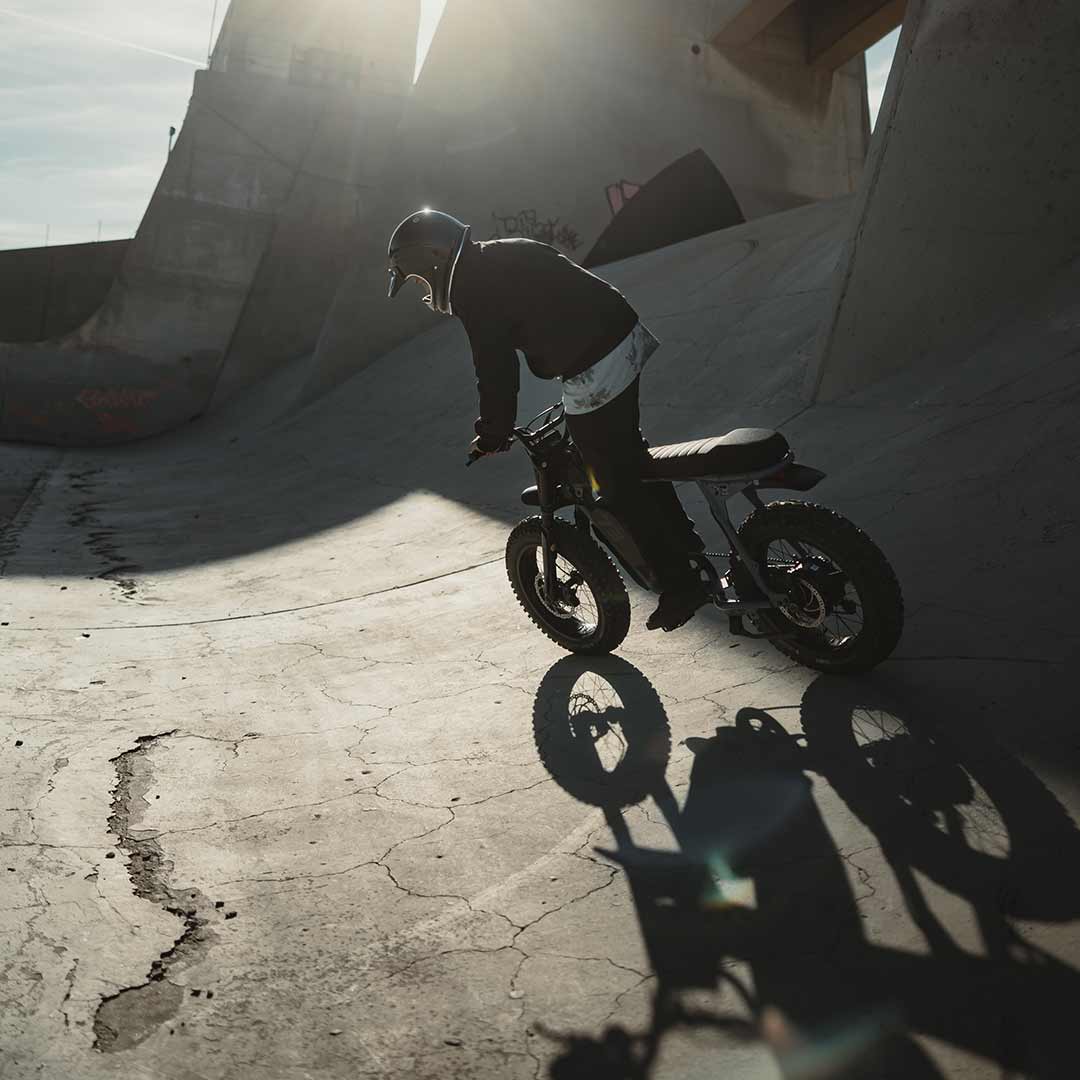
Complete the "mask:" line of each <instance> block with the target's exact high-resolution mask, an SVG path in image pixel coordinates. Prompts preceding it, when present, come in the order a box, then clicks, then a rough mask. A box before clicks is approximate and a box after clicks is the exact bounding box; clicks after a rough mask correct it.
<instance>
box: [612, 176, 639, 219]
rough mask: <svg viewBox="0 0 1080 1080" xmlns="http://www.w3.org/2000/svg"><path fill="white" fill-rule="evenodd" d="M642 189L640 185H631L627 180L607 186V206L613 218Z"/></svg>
mask: <svg viewBox="0 0 1080 1080" xmlns="http://www.w3.org/2000/svg"><path fill="white" fill-rule="evenodd" d="M641 188H642V185H641V184H632V183H631V182H630V181H629V180H620V181H619V182H618V183H617V184H608V186H607V188H606V192H607V202H608V206H609V207H610V208H611V216H612V217H614V216H615V215H616V214H617V213H618V212H619V211H620V210H621V209H622V208H623V207H624V206H625V205H626V204H627V203H628V202H629V201H630V200H631V199H632V198H633V197H634V196H635V195H636V194H637V193H638V192H639V191H640V190H641Z"/></svg>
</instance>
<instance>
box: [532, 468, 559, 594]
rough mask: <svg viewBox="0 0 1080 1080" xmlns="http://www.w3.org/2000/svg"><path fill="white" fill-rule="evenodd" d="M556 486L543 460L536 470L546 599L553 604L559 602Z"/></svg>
mask: <svg viewBox="0 0 1080 1080" xmlns="http://www.w3.org/2000/svg"><path fill="white" fill-rule="evenodd" d="M554 488H555V485H554V484H553V483H552V480H551V477H550V476H549V475H548V470H547V462H546V461H542V462H540V465H539V467H538V468H537V470H536V489H537V494H538V495H539V497H540V536H541V539H542V540H543V544H544V599H546V600H547V601H548V602H549V603H551V604H555V603H557V602H558V579H557V576H556V569H555V560H556V556H557V555H558V551H557V549H556V545H555V500H554V497H553V496H554Z"/></svg>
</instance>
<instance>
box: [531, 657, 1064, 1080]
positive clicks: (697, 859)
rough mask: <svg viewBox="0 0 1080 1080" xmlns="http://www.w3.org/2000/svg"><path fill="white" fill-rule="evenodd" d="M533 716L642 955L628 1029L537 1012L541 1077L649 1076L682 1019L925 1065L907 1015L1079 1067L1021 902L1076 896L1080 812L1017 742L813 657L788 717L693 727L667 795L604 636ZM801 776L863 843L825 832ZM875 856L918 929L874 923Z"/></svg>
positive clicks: (861, 1067) (893, 1066)
mask: <svg viewBox="0 0 1080 1080" xmlns="http://www.w3.org/2000/svg"><path fill="white" fill-rule="evenodd" d="M534 728H535V735H536V743H537V748H538V751H539V753H540V757H541V759H542V760H543V762H544V764H545V766H546V767H547V769H548V771H549V772H550V773H551V775H552V777H553V778H554V779H555V781H556V782H557V783H559V784H560V786H562V787H563V788H564V789H565V790H566V791H567V792H569V793H570V794H571V795H573V796H574V797H575V798H577V799H580V800H581V801H583V802H587V803H590V804H592V805H595V806H599V807H601V808H602V810H603V812H604V815H605V817H606V819H607V822H608V825H609V826H610V828H611V833H612V836H613V838H614V846H613V847H612V848H611V849H610V850H601V851H600V853H601V854H603V855H604V856H606V857H607V858H609V859H611V860H612V861H613V862H616V863H617V864H618V865H620V866H621V867H622V868H623V870H624V872H625V874H626V878H627V883H628V885H629V888H630V892H631V894H632V897H633V901H634V906H635V912H636V915H637V918H638V923H639V927H640V932H641V934H642V938H643V941H644V944H645V947H646V950H647V952H648V956H649V962H650V966H651V969H652V972H653V973H654V977H655V980H654V986H655V992H654V995H653V999H652V1009H651V1020H650V1022H649V1023H648V1025H646V1027H645V1028H644V1029H642V1030H628V1029H627V1028H626V1027H624V1026H622V1025H620V1024H612V1025H610V1026H608V1027H607V1028H606V1030H604V1031H602V1032H600V1033H587V1032H571V1033H566V1032H562V1033H556V1032H552V1031H547V1032H545V1033H546V1034H547V1035H549V1037H551V1038H554V1039H555V1040H557V1042H558V1043H559V1044H560V1048H561V1049H560V1051H559V1053H558V1056H557V1057H556V1059H555V1060H554V1062H553V1064H552V1066H551V1071H550V1075H551V1076H552V1077H553V1078H556V1080H567V1078H571V1077H579V1076H580V1077H586V1076H588V1077H598V1078H601V1080H603V1078H616V1077H620V1078H622V1077H628V1078H645V1077H649V1076H651V1075H652V1074H653V1072H654V1069H655V1067H656V1065H657V1062H658V1058H659V1055H660V1053H661V1049H662V1046H663V1044H664V1041H665V1039H666V1037H667V1036H668V1035H669V1034H670V1033H672V1032H673V1031H675V1030H677V1029H680V1028H681V1029H711V1030H714V1031H717V1032H723V1033H725V1036H726V1037H727V1038H728V1039H729V1040H730V1039H736V1040H746V1041H753V1042H755V1043H758V1044H761V1045H764V1046H767V1047H768V1048H769V1049H770V1050H771V1051H772V1053H773V1054H774V1056H775V1060H776V1064H777V1066H778V1068H779V1071H780V1074H781V1075H783V1076H785V1077H790V1078H794V1077H799V1078H804V1077H811V1076H812V1077H856V1076H857V1077H863V1076H865V1077H874V1078H875V1080H877V1078H888V1080H891V1078H896V1080H901V1078H902V1080H922V1078H931V1077H940V1076H942V1075H943V1074H942V1073H941V1072H940V1071H939V1069H938V1067H937V1066H936V1065H935V1064H934V1063H933V1062H932V1061H931V1060H930V1058H929V1057H928V1056H927V1054H926V1053H925V1051H924V1050H923V1049H922V1047H921V1046H920V1045H919V1044H918V1043H917V1042H916V1041H915V1040H914V1039H913V1037H912V1035H913V1034H914V1033H920V1034H925V1035H930V1036H933V1037H934V1038H935V1039H937V1040H940V1041H942V1042H944V1043H947V1044H950V1045H952V1046H955V1047H959V1048H962V1049H964V1050H966V1051H969V1052H971V1053H975V1054H978V1055H980V1056H982V1057H984V1058H986V1059H988V1060H990V1061H994V1062H997V1063H998V1064H999V1065H1000V1066H1001V1067H1002V1068H1003V1069H1005V1070H1009V1071H1014V1072H1021V1071H1022V1074H1023V1075H1024V1076H1032V1077H1035V1076H1037V1077H1059V1076H1061V1077H1063V1076H1066V1075H1068V1076H1071V1075H1074V1064H1073V1060H1074V1057H1075V1038H1074V1037H1073V1033H1072V1024H1071V1013H1072V1011H1073V1005H1072V1003H1073V1002H1075V1001H1076V1000H1078V997H1077V995H1078V994H1080V976H1078V973H1077V972H1076V971H1074V970H1073V969H1072V968H1070V967H1068V966H1067V965H1065V964H1063V963H1061V962H1060V961H1059V960H1057V959H1056V958H1054V957H1053V956H1052V955H1050V954H1048V953H1047V952H1045V951H1043V950H1041V949H1039V948H1037V947H1036V946H1035V945H1034V944H1032V943H1030V942H1028V941H1027V940H1026V939H1025V937H1024V935H1023V933H1022V932H1021V929H1020V927H1019V926H1018V922H1017V921H1018V920H1031V921H1035V920H1037V921H1042V922H1058V921H1061V922H1063V921H1068V920H1071V919H1074V918H1075V917H1076V916H1077V915H1078V914H1080V881H1078V874H1077V872H1076V870H1075V869H1074V868H1075V867H1080V859H1078V858H1077V856H1078V855H1080V833H1078V831H1077V829H1076V827H1075V825H1074V824H1073V822H1072V820H1071V819H1070V818H1069V816H1068V814H1067V813H1066V811H1065V810H1064V808H1063V807H1062V806H1061V805H1060V803H1058V802H1057V800H1056V799H1055V798H1054V796H1053V795H1052V794H1051V793H1050V792H1049V791H1048V790H1047V789H1046V788H1045V787H1044V786H1043V785H1042V784H1041V782H1040V781H1039V780H1038V779H1037V778H1036V777H1035V776H1034V775H1033V774H1032V773H1031V772H1030V771H1029V770H1028V769H1027V768H1026V767H1025V766H1023V765H1022V764H1021V763H1020V762H1019V761H1018V760H1017V759H1016V758H1014V757H1012V756H1011V755H1009V754H1007V753H1006V752H1004V751H1003V750H999V749H997V748H994V747H992V746H988V745H986V744H985V743H979V744H974V743H972V744H971V745H972V746H975V745H977V749H975V750H971V749H969V748H968V744H965V745H964V746H961V745H958V744H956V743H953V742H950V741H949V739H947V738H946V737H945V736H944V735H943V734H942V733H941V731H940V730H939V727H938V725H936V724H935V723H934V722H933V721H932V720H930V719H927V718H925V717H919V716H917V715H915V714H914V712H913V711H912V710H906V709H905V708H904V707H903V705H902V701H901V699H900V698H899V697H897V696H895V695H890V694H889V693H887V692H886V691H883V690H882V689H881V688H880V684H879V683H878V682H871V681H869V680H866V681H861V682H860V681H854V682H849V681H840V680H835V679H828V678H821V679H818V680H817V681H815V682H814V683H813V684H812V685H811V686H810V687H809V688H808V690H807V691H806V693H805V695H804V697H803V700H802V703H801V706H800V729H799V730H796V731H794V732H792V731H789V730H787V729H786V728H785V727H784V726H783V725H782V724H781V723H780V722H779V720H778V719H777V718H776V717H775V716H773V715H770V714H769V713H768V712H764V711H762V710H757V709H752V708H744V709H742V710H741V711H740V712H739V714H738V716H737V717H736V719H735V722H734V724H732V725H730V726H724V727H720V728H718V729H717V730H716V733H715V735H714V736H713V737H711V738H708V739H703V738H690V739H687V740H686V741H685V745H686V746H687V747H688V748H689V749H690V750H691V751H692V753H693V755H694V758H693V763H692V768H691V773H690V780H689V788H688V791H687V793H686V797H685V800H684V801H683V802H682V805H681V806H680V803H679V800H678V799H677V798H676V796H675V793H674V792H673V791H672V789H671V787H670V785H669V784H668V782H667V780H666V778H665V773H666V770H667V766H668V762H669V758H670V753H671V735H670V724H669V722H668V718H667V715H666V712H665V710H664V706H663V703H662V702H661V700H660V698H659V696H658V695H657V693H656V691H655V689H654V688H653V687H652V685H651V684H650V683H649V681H648V679H647V678H646V677H645V676H644V675H643V674H642V673H641V672H640V671H638V670H637V669H636V668H634V667H633V666H632V665H631V664H629V663H627V662H626V661H624V660H622V659H620V658H617V657H603V658H597V659H586V658H579V657H570V658H567V659H564V660H561V661H559V663H557V664H556V665H555V666H554V667H553V668H552V669H551V670H550V671H549V672H548V673H547V675H546V676H545V678H544V680H543V681H542V683H541V685H540V687H539V690H538V692H537V697H536V707H535V711H534ZM815 776H817V777H821V778H823V779H824V780H826V781H827V782H828V784H829V786H830V787H831V788H832V789H833V790H834V791H835V792H836V793H837V794H838V795H839V797H840V799H841V800H842V801H843V802H844V803H845V804H846V807H847V808H848V810H850V811H851V812H852V814H853V815H854V816H855V817H857V818H858V819H859V821H861V822H862V824H863V825H865V826H866V827H867V828H868V829H869V830H870V831H871V832H872V833H873V835H874V837H875V840H876V843H877V848H872V849H867V852H866V853H859V852H856V853H854V855H852V854H851V853H849V854H847V855H845V854H842V853H841V852H840V851H839V850H838V849H837V846H836V842H835V841H834V839H833V836H832V834H831V832H830V830H829V827H828V826H827V824H826V821H825V819H824V817H823V814H822V812H821V810H820V808H819V806H818V803H817V801H816V799H815V797H814V792H813V784H814V777H815ZM645 801H647V802H648V803H650V804H651V806H650V809H652V808H655V809H656V810H658V811H659V814H660V815H661V817H662V820H663V822H664V823H665V824H666V825H667V827H668V828H669V829H670V832H671V837H672V839H673V840H674V850H655V849H652V848H649V847H646V846H642V845H639V844H638V843H636V842H635V840H634V838H633V836H632V833H631V826H630V824H629V823H628V820H627V816H626V813H625V810H626V808H627V807H629V806H632V805H635V804H637V803H641V802H645ZM665 846H667V845H665ZM598 850H599V849H598ZM860 854H862V855H863V857H864V861H865V862H866V863H867V865H871V864H872V863H873V857H874V856H875V855H877V856H878V857H879V859H880V865H879V867H878V869H877V870H876V871H875V872H874V873H869V872H866V871H864V870H863V869H862V868H861V867H860V866H859V864H858V863H857V862H853V861H852V860H853V859H854V858H855V856H858V855H860ZM867 855H869V856H870V857H869V858H868V857H867ZM875 873H876V874H882V875H884V874H886V873H891V874H892V876H893V877H894V879H895V881H896V883H897V886H898V889H899V893H900V896H901V897H902V899H903V904H904V907H905V909H906V912H907V914H908V916H909V917H910V920H911V922H912V923H913V924H914V926H915V928H916V929H917V931H918V932H919V935H920V936H921V938H922V946H921V949H919V951H909V950H906V949H900V948H894V947H890V946H887V945H883V944H877V943H875V942H874V941H873V940H872V939H871V938H869V937H868V935H867V926H868V923H867V921H866V919H865V918H864V915H867V914H868V913H869V912H870V911H871V910H873V908H874V906H875V905H874V897H875V896H876V894H877V890H878V888H879V887H882V886H883V885H884V882H880V879H879V883H878V884H875ZM923 880H929V881H931V882H932V883H933V884H934V886H935V887H936V888H938V889H942V890H946V891H947V892H948V893H949V894H951V896H952V897H954V898H957V899H958V900H960V901H962V902H963V903H964V904H966V905H967V906H968V907H969V909H970V912H971V914H972V916H973V919H972V920H970V921H972V922H973V923H974V925H975V927H977V930H978V935H979V939H980V947H979V948H977V949H976V950H975V951H969V950H968V949H965V948H963V947H961V945H960V944H959V943H958V942H957V941H956V940H955V939H954V937H953V935H952V933H951V932H950V928H949V926H947V925H946V924H945V922H943V921H942V920H941V919H940V918H939V917H938V916H936V915H935V914H934V911H933V910H932V907H931V904H930V901H929V900H928V898H927V896H926V894H925V892H924V889H923V886H922V885H921V884H920V882H921V881H923ZM853 881H856V882H858V892H859V895H858V896H857V895H856V889H855V887H853ZM882 892H883V894H884V892H885V890H884V888H882ZM878 906H879V907H880V905H878ZM881 917H882V918H883V919H885V920H886V921H887V919H888V917H889V912H888V911H883V912H882V913H881ZM701 991H709V992H710V993H709V994H708V995H707V999H708V1001H709V1003H710V1004H709V1007H708V1008H703V1007H702V1005H701V998H702V994H701Z"/></svg>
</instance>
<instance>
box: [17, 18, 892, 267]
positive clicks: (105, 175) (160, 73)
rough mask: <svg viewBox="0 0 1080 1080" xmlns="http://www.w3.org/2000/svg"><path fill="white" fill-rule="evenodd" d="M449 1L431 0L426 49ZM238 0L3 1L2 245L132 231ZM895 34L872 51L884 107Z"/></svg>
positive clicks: (874, 97) (875, 85)
mask: <svg viewBox="0 0 1080 1080" xmlns="http://www.w3.org/2000/svg"><path fill="white" fill-rule="evenodd" d="M445 2H446V0H421V3H422V16H421V18H422V24H421V29H420V39H419V41H418V48H419V55H420V56H421V57H422V56H423V54H424V53H425V52H426V50H427V45H428V44H429V43H430V41H431V37H432V35H433V34H434V32H435V29H436V27H437V25H438V20H439V17H440V16H441V14H442V10H443V7H444V6H445ZM215 7H216V9H217V11H216V18H215V19H214V33H215V34H216V32H217V30H218V29H220V25H221V19H222V16H223V15H224V12H225V9H226V8H227V7H228V0H217V2H216V3H215V0H0V248H18V247H37V246H40V245H42V244H44V243H45V242H46V239H48V242H49V243H51V244H73V243H84V242H86V241H90V240H96V239H98V238H99V237H100V238H101V239H103V240H112V239H121V238H123V237H129V236H133V235H134V233H135V229H136V227H137V226H138V224H139V221H140V220H141V219H142V215H143V212H144V211H145V209H146V205H147V203H148V202H149V200H150V196H151V194H152V193H153V190H154V187H155V185H156V184H157V181H158V178H159V177H160V175H161V169H162V165H163V164H164V161H165V155H166V153H167V151H168V141H169V127H170V126H175V127H180V125H181V124H182V123H183V120H184V114H185V112H186V111H187V103H188V98H189V97H190V96H191V88H192V80H193V78H194V74H195V71H196V70H197V69H198V68H199V67H202V66H205V63H206V57H207V54H208V51H209V48H210V41H211V17H212V16H213V15H214V13H215V12H214V9H215ZM895 46H896V34H892V35H890V36H889V37H888V38H886V39H885V40H884V41H883V42H881V43H880V44H878V45H876V46H874V48H873V49H871V50H870V51H869V52H868V53H867V72H868V76H869V81H870V109H871V116H872V117H876V115H877V109H878V106H879V105H880V102H881V94H882V92H883V90H884V85H885V79H886V78H887V76H888V73H889V66H890V65H891V63H892V55H893V51H894V49H895Z"/></svg>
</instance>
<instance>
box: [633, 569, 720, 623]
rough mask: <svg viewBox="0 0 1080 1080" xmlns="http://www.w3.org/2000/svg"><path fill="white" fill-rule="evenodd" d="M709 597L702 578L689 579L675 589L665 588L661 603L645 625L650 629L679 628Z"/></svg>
mask: <svg viewBox="0 0 1080 1080" xmlns="http://www.w3.org/2000/svg"><path fill="white" fill-rule="evenodd" d="M708 599H709V591H708V589H707V588H706V587H705V584H704V582H702V581H700V580H693V581H689V582H687V584H685V585H681V586H679V587H677V588H674V589H665V590H664V591H663V592H662V593H661V594H660V603H659V604H657V606H656V610H655V611H654V612H653V613H652V614H651V615H650V616H649V618H648V620H647V621H646V623H645V625H646V627H648V629H650V630H664V631H670V630H677V629H678V628H679V627H680V626H682V625H683V624H684V623H688V622H689V621H690V620H691V619H692V618H693V617H694V615H695V614H696V612H697V610H698V608H700V607H702V606H703V605H704V604H706V603H707V602H708Z"/></svg>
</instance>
